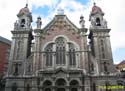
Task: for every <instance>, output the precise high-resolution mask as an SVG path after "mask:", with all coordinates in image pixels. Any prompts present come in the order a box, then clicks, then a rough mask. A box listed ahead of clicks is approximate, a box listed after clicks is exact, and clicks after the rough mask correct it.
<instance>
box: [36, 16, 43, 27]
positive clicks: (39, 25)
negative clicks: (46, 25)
mask: <svg viewBox="0 0 125 91" xmlns="http://www.w3.org/2000/svg"><path fill="white" fill-rule="evenodd" d="M36 23H37V29H41V25H42V21H41V17H38V18H37V21H36Z"/></svg>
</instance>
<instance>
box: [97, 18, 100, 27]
mask: <svg viewBox="0 0 125 91" xmlns="http://www.w3.org/2000/svg"><path fill="white" fill-rule="evenodd" d="M96 26H101V22H100V19H99V18H96Z"/></svg>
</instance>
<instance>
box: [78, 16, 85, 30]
mask: <svg viewBox="0 0 125 91" xmlns="http://www.w3.org/2000/svg"><path fill="white" fill-rule="evenodd" d="M79 24H80V26H81V28H84V27H85V20H84V17H83V16H81V17H80V21H79Z"/></svg>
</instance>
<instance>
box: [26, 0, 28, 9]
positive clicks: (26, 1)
mask: <svg viewBox="0 0 125 91" xmlns="http://www.w3.org/2000/svg"><path fill="white" fill-rule="evenodd" d="M27 7H28V0H26V8H27Z"/></svg>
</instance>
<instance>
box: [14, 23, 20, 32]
mask: <svg viewBox="0 0 125 91" xmlns="http://www.w3.org/2000/svg"><path fill="white" fill-rule="evenodd" d="M18 27H19V24H18V22H17V21H16V22H15V23H14V30H17V29H18Z"/></svg>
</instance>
